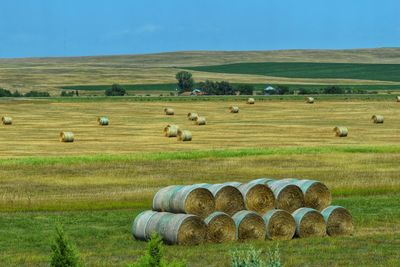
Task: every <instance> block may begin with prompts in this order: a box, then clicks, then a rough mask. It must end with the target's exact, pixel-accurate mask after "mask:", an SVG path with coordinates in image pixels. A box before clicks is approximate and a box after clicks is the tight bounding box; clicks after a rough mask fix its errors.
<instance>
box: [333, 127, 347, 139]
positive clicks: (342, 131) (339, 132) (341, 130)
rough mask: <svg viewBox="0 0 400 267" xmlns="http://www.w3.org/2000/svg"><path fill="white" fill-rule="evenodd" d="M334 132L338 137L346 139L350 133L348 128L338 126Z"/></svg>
mask: <svg viewBox="0 0 400 267" xmlns="http://www.w3.org/2000/svg"><path fill="white" fill-rule="evenodd" d="M333 131H334V132H335V133H336V136H338V137H346V136H347V135H348V133H349V131H348V130H347V128H346V127H343V126H336V127H335V128H333Z"/></svg>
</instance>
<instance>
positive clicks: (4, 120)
mask: <svg viewBox="0 0 400 267" xmlns="http://www.w3.org/2000/svg"><path fill="white" fill-rule="evenodd" d="M1 122H2V123H3V124H4V125H11V124H12V118H11V117H2V118H1Z"/></svg>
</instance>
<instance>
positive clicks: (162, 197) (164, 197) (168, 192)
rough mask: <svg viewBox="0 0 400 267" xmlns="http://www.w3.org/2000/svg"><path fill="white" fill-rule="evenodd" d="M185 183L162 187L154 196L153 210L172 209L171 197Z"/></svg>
mask: <svg viewBox="0 0 400 267" xmlns="http://www.w3.org/2000/svg"><path fill="white" fill-rule="evenodd" d="M182 187H183V185H170V186H167V187H164V188H161V189H160V190H158V191H157V193H156V194H155V195H154V197H153V207H152V208H153V210H155V211H172V207H171V199H172V196H173V194H175V192H176V191H178V190H180V189H181V188H182Z"/></svg>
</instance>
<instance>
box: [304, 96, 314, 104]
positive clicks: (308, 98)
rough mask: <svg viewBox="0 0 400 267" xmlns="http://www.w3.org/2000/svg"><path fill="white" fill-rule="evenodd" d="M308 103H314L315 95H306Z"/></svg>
mask: <svg viewBox="0 0 400 267" xmlns="http://www.w3.org/2000/svg"><path fill="white" fill-rule="evenodd" d="M306 103H307V104H314V97H306Z"/></svg>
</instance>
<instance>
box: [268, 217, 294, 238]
mask: <svg viewBox="0 0 400 267" xmlns="http://www.w3.org/2000/svg"><path fill="white" fill-rule="evenodd" d="M262 218H263V219H264V222H265V225H266V230H267V238H268V239H271V240H290V239H292V238H293V236H294V234H295V232H296V222H295V221H294V219H293V216H292V215H291V214H290V213H288V212H287V211H284V210H270V211H268V212H267V213H265V214H264V215H263V217H262Z"/></svg>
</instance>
